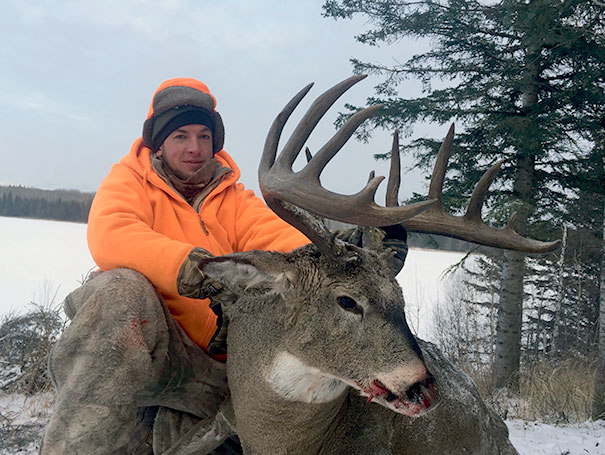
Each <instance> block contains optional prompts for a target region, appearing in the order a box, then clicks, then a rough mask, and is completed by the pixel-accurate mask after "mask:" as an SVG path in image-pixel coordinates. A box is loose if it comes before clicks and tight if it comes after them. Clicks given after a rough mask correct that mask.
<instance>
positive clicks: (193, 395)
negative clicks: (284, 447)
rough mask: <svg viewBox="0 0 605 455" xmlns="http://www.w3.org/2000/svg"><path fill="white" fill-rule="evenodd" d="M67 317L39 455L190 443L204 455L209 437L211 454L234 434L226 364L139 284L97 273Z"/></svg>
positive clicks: (140, 450)
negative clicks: (52, 403)
mask: <svg viewBox="0 0 605 455" xmlns="http://www.w3.org/2000/svg"><path fill="white" fill-rule="evenodd" d="M65 312H66V314H67V316H68V317H69V318H70V319H72V322H71V324H70V325H69V326H68V327H67V329H66V330H65V332H64V333H63V335H62V336H61V338H60V340H59V341H58V342H57V343H56V345H55V347H54V348H53V351H52V352H51V355H50V359H49V372H50V375H51V378H52V380H53V383H54V384H55V387H56V389H57V403H56V408H55V411H54V414H53V416H52V418H51V420H50V422H49V424H48V426H47V428H46V433H45V436H44V441H43V444H42V449H41V453H42V455H58V454H62V455H69V454H78V455H82V454H87V455H93V454H151V453H156V454H159V453H164V454H177V453H178V454H186V453H193V452H192V450H191V447H192V444H193V446H195V442H196V440H197V450H196V453H208V450H206V451H203V449H201V448H202V447H206V448H207V447H209V446H208V439H209V438H210V439H212V440H213V442H212V443H211V444H210V445H211V446H213V447H216V446H218V445H220V444H221V442H222V441H223V440H224V439H225V438H226V437H227V436H228V435H229V434H230V433H232V430H231V429H230V427H229V425H228V424H227V422H226V420H225V418H224V417H223V416H224V413H227V414H228V410H225V411H224V413H223V412H219V408H220V409H222V408H221V404H222V403H223V404H224V402H225V399H226V398H227V397H228V387H227V379H226V367H225V365H224V364H222V363H220V362H217V361H215V360H213V359H212V358H210V357H209V356H208V355H206V353H205V352H204V351H203V350H201V349H200V348H199V347H198V346H197V345H196V344H194V343H193V342H192V341H191V340H190V339H189V338H188V337H187V335H186V334H185V333H184V332H183V330H182V329H181V328H180V326H179V325H178V324H177V323H176V322H175V320H174V319H173V318H172V316H171V315H170V313H169V312H168V309H167V308H166V305H165V304H164V302H163V300H162V298H161V297H160V296H159V295H158V293H157V292H156V290H155V289H154V288H153V286H152V285H151V283H149V281H147V279H146V278H145V277H143V275H141V274H139V273H138V272H135V271H133V270H128V269H117V270H112V271H109V272H104V273H101V274H99V275H98V276H96V277H94V278H93V279H91V280H89V281H88V282H87V283H86V284H84V285H83V286H82V287H80V288H78V289H76V290H75V291H73V292H72V293H71V294H70V295H69V296H68V297H67V298H66V300H65ZM217 413H218V414H217ZM219 417H220V418H219ZM204 438H205V439H206V445H204V444H203V442H204V441H203V440H204ZM192 441H193V443H192ZM186 447H189V449H187V448H186ZM200 450H202V451H201V452H200ZM217 453H218V452H217ZM220 453H226V452H220Z"/></svg>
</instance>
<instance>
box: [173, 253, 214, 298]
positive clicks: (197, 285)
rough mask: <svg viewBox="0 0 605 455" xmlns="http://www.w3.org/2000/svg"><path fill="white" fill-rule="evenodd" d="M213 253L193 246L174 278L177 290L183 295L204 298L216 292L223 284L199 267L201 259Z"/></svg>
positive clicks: (211, 255) (210, 256) (211, 256)
mask: <svg viewBox="0 0 605 455" xmlns="http://www.w3.org/2000/svg"><path fill="white" fill-rule="evenodd" d="M213 257H214V255H213V254H211V253H209V252H208V251H206V250H205V249H203V248H197V247H196V248H194V249H193V250H191V252H190V253H189V256H187V258H186V259H185V262H183V265H182V266H181V269H180V270H179V275H178V277H177V279H176V281H177V290H178V293H179V294H180V295H182V296H183V297H191V298H192V299H205V298H208V297H211V296H213V295H216V294H218V293H219V292H220V291H221V290H222V289H223V288H224V286H223V285H222V284H221V283H219V282H218V281H216V280H214V279H212V278H210V277H209V276H207V275H206V274H204V272H202V270H201V269H200V264H201V262H202V261H203V260H205V259H208V258H213Z"/></svg>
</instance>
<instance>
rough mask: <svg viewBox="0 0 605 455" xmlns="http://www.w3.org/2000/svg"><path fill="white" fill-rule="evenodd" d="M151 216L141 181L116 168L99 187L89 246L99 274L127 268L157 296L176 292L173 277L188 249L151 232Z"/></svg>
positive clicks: (91, 218) (94, 204)
mask: <svg viewBox="0 0 605 455" xmlns="http://www.w3.org/2000/svg"><path fill="white" fill-rule="evenodd" d="M153 222H154V213H153V208H152V206H151V202H150V201H149V199H148V198H147V195H146V193H145V188H144V186H143V182H142V181H141V179H140V178H137V176H135V175H134V174H133V173H132V172H131V171H130V170H128V169H127V168H126V167H124V166H121V165H116V166H114V167H113V168H112V170H111V172H110V173H109V175H108V176H107V178H105V180H104V181H103V182H102V183H101V185H100V187H99V190H98V191H97V194H96V195H95V198H94V201H93V204H92V207H91V210H90V215H89V220H88V246H89V249H90V252H91V255H92V257H93V259H94V260H95V262H96V263H97V265H98V266H99V267H100V268H101V269H103V270H109V269H114V268H118V267H126V268H130V269H134V270H137V271H138V272H140V273H142V274H143V275H145V276H146V277H147V278H148V279H149V280H150V281H151V282H152V283H153V284H154V286H155V287H156V288H158V289H159V290H160V292H162V293H165V294H170V295H176V294H177V275H178V273H179V269H180V267H181V265H182V264H183V262H184V260H185V258H186V257H187V255H188V254H189V252H190V251H191V250H192V248H193V245H191V244H189V243H186V242H182V241H177V240H173V239H171V238H169V237H167V236H166V235H163V234H160V233H158V232H156V231H154V230H153V229H152V226H153Z"/></svg>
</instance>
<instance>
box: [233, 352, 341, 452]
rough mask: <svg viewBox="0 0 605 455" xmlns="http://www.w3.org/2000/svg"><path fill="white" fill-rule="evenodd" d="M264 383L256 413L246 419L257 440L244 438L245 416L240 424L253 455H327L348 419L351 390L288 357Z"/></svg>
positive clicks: (280, 355) (269, 372) (266, 375)
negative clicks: (345, 414)
mask: <svg viewBox="0 0 605 455" xmlns="http://www.w3.org/2000/svg"><path fill="white" fill-rule="evenodd" d="M258 379H259V382H258V387H257V388H256V389H255V394H256V395H257V397H255V398H253V399H252V402H254V403H255V405H254V410H253V411H251V410H250V409H248V410H247V411H246V414H245V416H246V417H245V420H246V423H245V426H246V430H248V431H251V436H252V437H251V438H247V437H246V436H247V435H248V434H249V433H248V431H244V432H243V434H242V432H241V430H240V428H241V426H242V424H243V422H241V421H240V419H239V416H238V423H237V427H238V433H240V437H242V440H243V441H244V444H246V443H249V444H250V447H248V449H249V451H250V453H251V454H255V453H259V454H260V453H262V454H266V453H275V454H281V453H284V454H285V453H287V454H300V455H303V454H304V455H308V454H320V453H323V452H322V447H325V446H326V445H331V444H330V440H331V438H332V437H333V435H334V429H335V428H337V427H338V424H339V422H340V419H341V417H342V415H343V410H344V407H345V405H346V399H347V386H346V385H344V384H343V385H339V384H337V383H336V382H335V381H334V380H333V379H331V378H326V377H324V376H323V375H321V373H319V372H318V371H317V370H315V369H313V368H309V367H307V366H306V365H304V363H302V362H301V361H300V360H298V359H296V358H295V357H294V356H291V355H290V354H287V353H284V352H283V351H282V352H280V353H277V355H276V357H275V359H274V361H273V363H272V365H271V367H270V368H269V369H268V370H267V371H265V372H264V374H262V375H260V377H259V378H258ZM337 382H340V381H337ZM340 384H342V383H340ZM247 402H248V403H250V402H251V401H250V400H248V401H247ZM240 415H241V414H240Z"/></svg>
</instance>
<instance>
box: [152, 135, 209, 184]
mask: <svg viewBox="0 0 605 455" xmlns="http://www.w3.org/2000/svg"><path fill="white" fill-rule="evenodd" d="M156 156H157V157H158V158H159V157H162V156H163V157H164V159H165V160H166V162H167V163H168V166H170V168H171V169H172V171H173V172H174V173H175V174H176V175H177V176H179V177H180V178H182V179H187V178H189V177H191V176H192V175H193V174H195V173H196V172H197V171H198V169H199V168H200V167H202V165H203V164H204V163H205V162H206V161H208V160H210V159H212V131H211V130H210V128H208V127H207V126H206V125H185V126H181V127H180V128H177V129H176V130H174V131H173V132H172V133H170V135H169V136H168V137H167V138H166V140H164V143H163V144H162V145H161V146H160V148H159V149H158V151H157V152H156Z"/></svg>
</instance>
